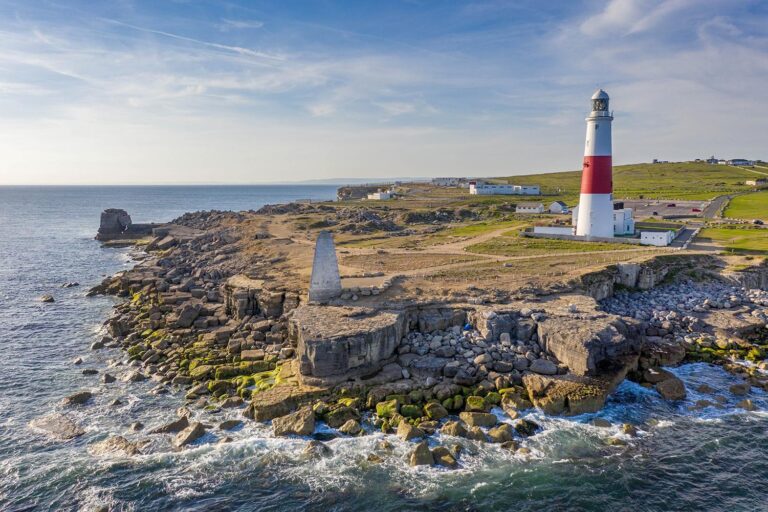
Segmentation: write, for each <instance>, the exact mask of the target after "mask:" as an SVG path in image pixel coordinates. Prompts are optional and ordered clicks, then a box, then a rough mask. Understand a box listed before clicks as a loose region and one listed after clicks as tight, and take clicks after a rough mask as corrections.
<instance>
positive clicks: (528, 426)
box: [514, 419, 541, 437]
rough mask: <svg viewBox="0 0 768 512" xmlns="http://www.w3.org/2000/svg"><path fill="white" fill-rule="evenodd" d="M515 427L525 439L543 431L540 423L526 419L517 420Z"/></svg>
mask: <svg viewBox="0 0 768 512" xmlns="http://www.w3.org/2000/svg"><path fill="white" fill-rule="evenodd" d="M514 427H515V430H516V431H517V433H518V434H520V435H521V436H525V437H528V436H532V435H533V434H535V433H536V432H538V431H539V429H541V427H540V426H539V424H538V423H536V422H535V421H531V420H526V419H519V420H517V421H516V422H515V425H514Z"/></svg>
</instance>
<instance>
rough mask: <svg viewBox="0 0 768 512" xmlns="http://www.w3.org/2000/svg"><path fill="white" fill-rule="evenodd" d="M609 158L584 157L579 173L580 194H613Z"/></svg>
mask: <svg viewBox="0 0 768 512" xmlns="http://www.w3.org/2000/svg"><path fill="white" fill-rule="evenodd" d="M611 168H612V162H611V156H610V155H608V156H585V157H584V168H583V170H582V173H581V193H582V194H610V193H611V192H613V178H612V174H613V173H612V171H611Z"/></svg>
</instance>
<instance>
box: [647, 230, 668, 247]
mask: <svg viewBox="0 0 768 512" xmlns="http://www.w3.org/2000/svg"><path fill="white" fill-rule="evenodd" d="M674 239H675V232H674V231H641V232H640V244H641V245H655V246H658V247H666V246H668V245H669V244H671V243H672V240H674Z"/></svg>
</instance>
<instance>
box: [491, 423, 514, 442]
mask: <svg viewBox="0 0 768 512" xmlns="http://www.w3.org/2000/svg"><path fill="white" fill-rule="evenodd" d="M513 432H514V429H513V428H512V425H510V424H509V423H502V424H501V425H498V426H496V427H493V428H492V429H490V430H489V431H488V437H489V438H490V440H491V442H492V443H505V442H507V441H511V440H512V437H513V435H512V434H513Z"/></svg>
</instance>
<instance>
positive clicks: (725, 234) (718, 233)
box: [699, 226, 768, 254]
mask: <svg viewBox="0 0 768 512" xmlns="http://www.w3.org/2000/svg"><path fill="white" fill-rule="evenodd" d="M699 239H701V240H704V241H711V242H715V243H717V244H718V245H719V246H721V247H722V248H723V250H724V251H725V252H731V253H740V254H765V253H766V252H768V229H761V228H757V227H754V228H753V227H746V226H727V227H725V226H724V227H709V228H704V229H702V230H701V232H700V233H699Z"/></svg>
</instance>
